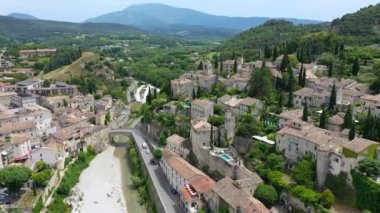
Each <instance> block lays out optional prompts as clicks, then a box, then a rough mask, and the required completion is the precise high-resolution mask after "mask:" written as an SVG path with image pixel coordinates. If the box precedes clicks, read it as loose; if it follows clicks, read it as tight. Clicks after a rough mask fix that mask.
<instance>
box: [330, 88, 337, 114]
mask: <svg viewBox="0 0 380 213" xmlns="http://www.w3.org/2000/svg"><path fill="white" fill-rule="evenodd" d="M335 105H336V89H335V84H334V85H333V88H332V90H331V95H330V101H329V110H333V109H334V108H335Z"/></svg>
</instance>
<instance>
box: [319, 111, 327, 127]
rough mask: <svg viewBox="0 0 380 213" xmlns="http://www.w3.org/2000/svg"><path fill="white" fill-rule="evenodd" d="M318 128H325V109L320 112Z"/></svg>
mask: <svg viewBox="0 0 380 213" xmlns="http://www.w3.org/2000/svg"><path fill="white" fill-rule="evenodd" d="M319 128H322V129H324V128H326V112H325V109H323V110H322V113H321V116H320V117H319Z"/></svg>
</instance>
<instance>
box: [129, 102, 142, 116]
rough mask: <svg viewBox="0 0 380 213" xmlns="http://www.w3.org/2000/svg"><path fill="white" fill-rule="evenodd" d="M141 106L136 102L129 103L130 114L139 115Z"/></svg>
mask: <svg viewBox="0 0 380 213" xmlns="http://www.w3.org/2000/svg"><path fill="white" fill-rule="evenodd" d="M141 107H142V104H141V103H138V102H132V103H131V113H139V112H140V110H141Z"/></svg>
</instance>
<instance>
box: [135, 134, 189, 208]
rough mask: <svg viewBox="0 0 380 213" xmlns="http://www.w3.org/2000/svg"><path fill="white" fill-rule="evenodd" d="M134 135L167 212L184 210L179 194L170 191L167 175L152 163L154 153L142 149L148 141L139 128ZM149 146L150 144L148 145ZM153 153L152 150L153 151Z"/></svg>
mask: <svg viewBox="0 0 380 213" xmlns="http://www.w3.org/2000/svg"><path fill="white" fill-rule="evenodd" d="M133 136H134V138H135V140H136V144H137V146H138V147H139V151H140V152H141V156H142V158H143V161H144V163H145V165H146V167H147V168H148V172H149V176H150V177H151V179H152V181H153V184H154V186H155V188H156V191H157V192H158V196H159V198H160V200H161V203H162V204H163V206H164V210H165V212H167V213H172V212H179V213H180V212H183V211H182V209H181V208H180V206H179V196H178V195H173V194H172V193H171V191H170V189H171V186H170V184H169V182H168V181H167V179H166V176H165V174H164V172H163V171H162V169H161V168H160V166H159V165H158V164H154V165H152V164H150V160H151V159H152V158H153V156H152V154H147V153H146V149H142V145H143V143H146V141H145V140H144V138H143V136H142V133H141V132H140V131H138V130H135V131H134V132H133ZM148 147H149V146H148ZM151 153H152V151H151Z"/></svg>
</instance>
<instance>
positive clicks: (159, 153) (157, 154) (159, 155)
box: [153, 149, 162, 160]
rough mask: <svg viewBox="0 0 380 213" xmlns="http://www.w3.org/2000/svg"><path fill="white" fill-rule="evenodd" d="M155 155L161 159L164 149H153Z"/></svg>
mask: <svg viewBox="0 0 380 213" xmlns="http://www.w3.org/2000/svg"><path fill="white" fill-rule="evenodd" d="M153 156H154V158H155V159H157V160H159V159H161V157H162V151H161V149H154V150H153Z"/></svg>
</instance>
